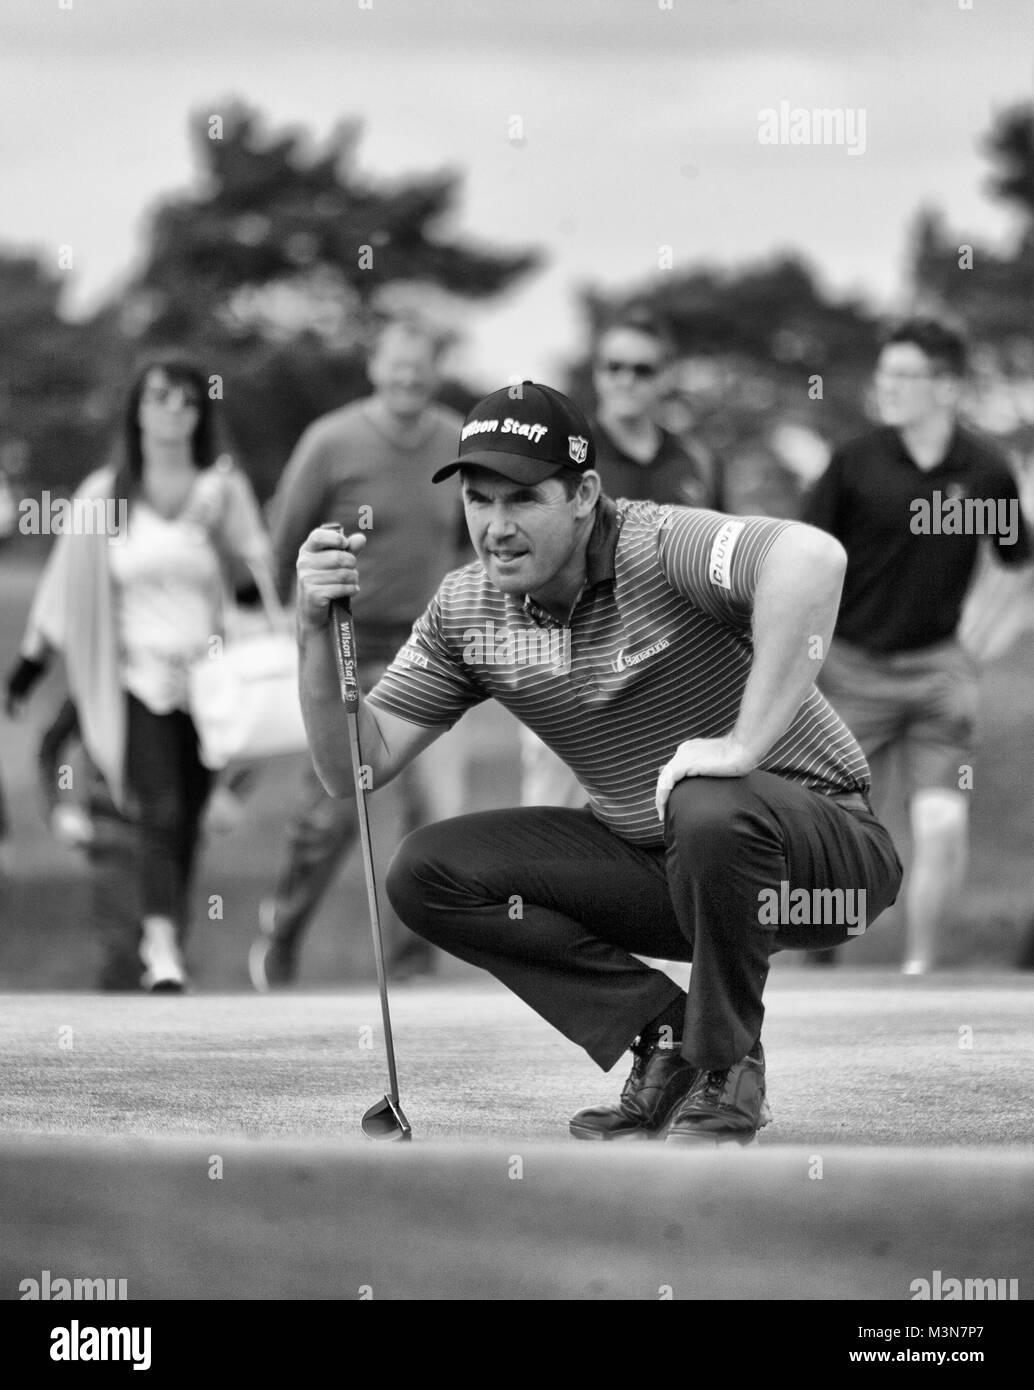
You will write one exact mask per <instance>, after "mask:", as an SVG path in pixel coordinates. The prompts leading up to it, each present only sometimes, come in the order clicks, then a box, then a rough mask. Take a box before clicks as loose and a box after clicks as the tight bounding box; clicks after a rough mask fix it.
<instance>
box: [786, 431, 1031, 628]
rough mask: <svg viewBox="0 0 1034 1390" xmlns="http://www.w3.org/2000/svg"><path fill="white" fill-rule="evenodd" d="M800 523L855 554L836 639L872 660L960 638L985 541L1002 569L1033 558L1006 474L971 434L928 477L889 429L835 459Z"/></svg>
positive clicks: (996, 456)
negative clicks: (968, 593)
mask: <svg viewBox="0 0 1034 1390" xmlns="http://www.w3.org/2000/svg"><path fill="white" fill-rule="evenodd" d="M967 507H968V510H967ZM802 519H803V520H804V521H807V522H810V523H811V525H812V526H820V527H822V529H823V530H825V531H829V532H830V534H831V535H834V536H836V538H837V540H839V541H840V543H841V544H842V545H843V547H844V549H845V550H846V551H847V573H846V575H845V576H844V592H843V596H842V598H841V600H840V615H839V617H838V619H837V628H836V635H837V636H838V637H842V638H843V639H844V641H845V642H850V643H851V644H852V645H854V646H857V647H863V648H865V649H866V650H868V651H872V652H881V653H891V652H901V651H914V650H917V649H919V648H921V647H929V646H933V645H935V644H936V643H938V642H943V641H946V640H947V639H948V638H950V637H952V636H953V635H954V633H955V630H956V628H957V627H958V625H959V615H960V612H961V609H962V603H963V600H964V599H965V597H966V590H967V589H968V587H969V582H970V580H971V578H972V576H973V568H974V565H975V564H976V561H977V554H978V547H979V546H980V544H981V535H984V536H985V537H986V543H987V544H989V545H992V546H994V549H995V556H996V558H997V559H998V560H999V561H1000V562H1001V563H1002V564H1004V565H1019V564H1023V563H1024V562H1026V561H1027V560H1029V559H1030V556H1031V544H1030V536H1029V534H1028V532H1027V529H1026V527H1025V525H1024V521H1023V513H1022V510H1021V508H1020V501H1019V493H1018V491H1017V487H1016V482H1015V480H1014V478H1013V476H1012V473H1011V472H1010V470H1009V466H1008V464H1007V463H1006V462H1005V460H1004V459H1003V457H1002V456H1001V454H1000V453H999V452H998V450H997V449H995V448H994V447H993V446H991V445H990V444H988V443H986V442H985V441H984V440H982V439H978V438H977V437H976V436H975V435H973V434H971V433H970V432H969V431H968V430H964V429H957V430H956V431H955V434H954V436H953V437H952V440H951V444H950V446H949V448H948V451H947V453H946V454H945V456H944V458H943V460H942V461H941V462H940V463H939V464H937V466H936V467H934V468H920V467H919V465H918V464H917V463H916V462H915V460H914V459H913V458H912V456H911V455H910V454H909V452H908V450H907V449H906V448H905V445H904V443H903V442H902V439H901V436H900V434H899V433H898V432H897V430H894V429H890V428H889V427H884V428H882V429H878V430H874V431H871V432H870V433H868V434H865V435H863V436H862V437H861V438H860V439H856V440H853V441H852V442H851V443H850V444H848V445H846V446H845V447H844V448H842V449H839V450H837V452H836V453H835V454H834V455H833V458H832V459H831V461H830V464H829V467H828V468H827V469H826V471H825V473H824V474H823V475H822V477H821V478H820V479H819V481H818V482H817V483H816V485H815V487H814V489H813V491H812V493H811V495H810V496H809V498H808V499H807V501H806V503H805V507H804V515H803V518H802ZM1010 525H1011V527H1012V531H1011V535H1012V539H1011V540H1010V529H1009V528H1010ZM992 527H993V529H992ZM956 528H960V529H956ZM978 528H979V529H978Z"/></svg>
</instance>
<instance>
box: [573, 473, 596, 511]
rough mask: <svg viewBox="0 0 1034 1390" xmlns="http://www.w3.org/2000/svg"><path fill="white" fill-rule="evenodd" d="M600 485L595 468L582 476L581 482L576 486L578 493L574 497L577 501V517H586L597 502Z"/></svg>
mask: <svg viewBox="0 0 1034 1390" xmlns="http://www.w3.org/2000/svg"><path fill="white" fill-rule="evenodd" d="M601 491H602V483H601V482H600V475H599V474H598V473H597V472H596V470H595V468H590V469H588V470H587V471H586V472H585V473H583V474H582V481H581V482H580V483H579V484H578V491H577V492H576V493H575V496H576V497H577V499H578V515H579V516H588V515H589V513H590V512H591V511H592V509H593V507H595V505H596V503H597V502H598V501H599V496H600V492H601Z"/></svg>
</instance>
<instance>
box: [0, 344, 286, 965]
mask: <svg viewBox="0 0 1034 1390" xmlns="http://www.w3.org/2000/svg"><path fill="white" fill-rule="evenodd" d="M214 424H215V422H214V412H213V405H212V401H211V399H210V397H209V393H208V378H207V376H206V375H205V373H204V372H203V371H202V370H201V369H200V368H199V367H198V365H197V364H195V363H194V362H192V361H189V360H187V359H185V358H182V357H177V356H172V355H169V356H163V357H156V358H154V359H152V360H151V361H149V362H148V363H147V364H146V365H145V366H144V367H143V368H142V369H141V370H140V371H139V372H138V374H137V376H136V379H135V381H134V382H133V384H132V387H131V389H130V393H129V401H128V406H127V411H126V417H125V434H124V450H123V457H122V460H121V463H120V465H119V467H118V468H117V469H115V468H112V467H108V468H103V469H100V470H98V471H97V472H96V473H93V474H91V475H90V476H89V477H88V478H87V479H86V480H85V482H84V483H83V484H82V485H81V487H80V488H79V490H78V492H77V493H76V498H75V499H74V501H75V502H78V503H79V506H80V517H81V519H82V520H81V523H80V524H74V523H73V525H72V526H71V527H70V529H68V530H66V531H64V532H63V533H62V534H61V535H59V536H58V538H57V541H56V543H55V545H54V547H53V549H52V551H51V553H50V556H49V557H48V560H47V565H46V567H45V569H44V571H43V575H42V577H41V579H40V583H39V586H38V588H37V591H36V595H35V598H34V601H33V605H32V609H31V611H30V614H29V621H28V626H27V629H26V633H25V637H24V639H23V643H22V649H21V661H20V663H19V665H18V667H17V668H16V669H15V670H14V671H13V672H12V673H11V676H10V678H9V681H8V709H9V710H10V711H16V710H17V707H18V705H19V704H20V702H21V701H22V700H24V699H25V697H26V696H27V694H28V693H29V690H30V689H31V687H32V685H33V684H34V682H35V680H36V679H37V678H38V677H39V676H40V675H41V674H42V672H43V670H44V669H45V666H46V664H47V661H48V660H49V657H50V655H51V653H52V652H53V651H55V650H56V651H60V652H61V653H62V655H63V656H64V660H65V668H66V673H67V677H68V685H69V690H70V693H71V697H72V699H73V700H74V702H75V705H76V708H77V710H78V717H79V720H80V726H81V737H82V742H83V745H84V747H85V749H86V751H87V753H88V754H89V757H90V758H91V760H92V762H93V763H94V765H95V766H96V768H97V769H98V771H99V774H100V776H101V777H102V778H103V781H104V784H105V786H106V788H107V794H108V795H110V798H111V801H112V803H113V804H114V806H115V808H117V810H118V812H119V813H120V815H122V816H123V817H125V818H126V819H127V820H128V821H131V822H132V823H133V824H134V825H135V827H136V829H135V839H136V845H137V851H138V859H137V868H138V873H137V877H136V885H137V888H138V889H139V895H140V917H141V932H142V936H141V942H140V948H139V954H140V959H141V961H142V962H143V965H144V967H145V968H144V976H143V983H144V984H145V986H146V987H147V988H149V989H151V990H164V991H178V990H181V989H183V987H184V985H185V983H186V972H185V969H184V964H183V956H182V947H183V943H184V940H185V938H186V935H187V931H188V912H189V900H190V884H191V877H192V872H193V868H194V863H195V858H196V853H197V848H198V843H199V837H200V830H201V819H202V814H203V811H204V808H205V804H206V802H207V800H208V796H209V792H210V789H211V782H212V778H211V774H210V773H209V771H208V769H207V768H205V767H204V766H203V765H202V763H201V761H200V758H199V755H198V745H197V734H196V731H195V729H194V724H193V722H192V720H191V717H190V711H189V700H188V682H189V673H190V668H191V666H192V664H193V663H194V662H196V661H197V660H200V659H201V658H202V657H204V656H205V655H207V654H208V653H209V651H210V642H211V639H212V637H213V635H214V634H217V633H219V632H220V629H221V625H222V616H223V607H224V599H225V596H226V592H227V589H228V588H230V587H233V588H241V587H243V586H245V585H247V583H248V582H249V581H250V580H251V579H252V577H253V575H254V574H255V573H256V572H257V571H260V570H261V568H263V567H268V564H269V544H268V540H267V538H266V534H265V531H264V529H263V527H262V523H261V516H260V513H259V510H258V504H257V503H256V501H255V498H254V496H253V494H252V492H251V489H250V487H249V485H248V483H247V481H246V479H245V478H244V477H243V475H242V474H240V473H239V472H237V471H236V470H235V469H234V468H233V467H232V465H229V463H228V461H226V460H225V459H223V460H220V461H219V462H218V463H216V449H215V431H214ZM74 515H75V513H73V517H74ZM112 515H115V516H117V522H116V523H115V524H114V526H113V525H112ZM102 519H103V523H104V524H99V523H100V521H101V520H102ZM121 834H122V830H121V828H120V829H119V835H121Z"/></svg>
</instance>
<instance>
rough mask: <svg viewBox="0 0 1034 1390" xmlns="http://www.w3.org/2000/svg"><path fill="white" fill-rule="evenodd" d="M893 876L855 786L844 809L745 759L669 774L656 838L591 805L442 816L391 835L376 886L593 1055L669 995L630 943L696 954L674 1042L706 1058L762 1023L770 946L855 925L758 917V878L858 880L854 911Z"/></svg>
mask: <svg viewBox="0 0 1034 1390" xmlns="http://www.w3.org/2000/svg"><path fill="white" fill-rule="evenodd" d="M900 882H901V863H900V861H899V859H898V856H897V853H896V852H895V849H894V845H893V843H892V841H891V838H890V836H889V834H888V833H887V831H886V830H885V829H884V827H883V826H882V825H881V824H880V822H879V821H878V820H877V818H876V816H875V815H874V814H873V813H872V811H871V810H870V809H869V807H868V805H867V803H866V802H865V800H864V798H862V797H860V796H858V797H856V798H854V799H853V807H852V809H848V807H847V805H846V804H841V803H840V802H839V801H837V800H833V799H831V798H829V797H825V796H821V795H819V794H818V793H816V792H812V791H809V790H807V789H806V788H804V787H802V786H800V785H798V784H797V783H794V782H788V781H786V780H785V779H783V778H781V777H777V776H774V775H773V774H771V773H768V772H752V773H750V774H749V775H748V776H746V777H739V778H721V777H691V778H686V779H684V780H683V781H681V782H679V783H677V784H676V786H675V789H674V791H673V792H672V795H671V798H670V800H669V803H668V811H667V817H666V822H665V844H664V846H663V847H660V846H659V847H657V848H656V849H651V848H644V847H642V846H637V845H632V844H629V843H628V842H626V841H625V840H622V839H620V838H619V837H618V836H617V835H615V834H613V833H612V832H611V831H609V830H607V829H606V828H605V827H604V826H602V825H601V824H600V823H599V822H598V821H597V820H596V819H595V818H594V817H593V816H592V814H591V813H590V812H589V811H588V810H581V811H574V810H564V809H559V808H552V807H530V808H527V809H521V810H513V811H490V812H485V813H482V814H479V815H470V816H459V817H457V818H456V819H454V820H447V821H441V822H439V823H438V824H437V825H431V826H427V827H425V828H423V829H421V830H417V831H416V832H414V833H413V834H412V835H410V836H409V837H408V838H407V839H406V840H405V841H404V842H403V843H402V845H401V846H400V847H399V850H398V852H397V854H396V856H395V858H394V860H393V861H392V865H391V868H390V870H389V873H388V879H387V891H388V895H389V897H390V898H391V901H392V903H393V904H394V907H395V910H396V911H397V912H398V914H399V916H400V917H401V918H402V920H403V921H404V922H405V923H406V925H407V926H408V927H410V928H411V929H412V930H413V931H415V932H417V933H419V935H421V936H423V937H425V938H426V939H427V940H429V941H432V942H434V943H435V944H436V945H438V946H441V947H442V948H443V949H444V950H446V951H449V952H451V953H452V954H453V955H455V956H459V957H460V958H461V959H462V960H466V961H470V962H471V963H472V964H474V965H478V966H481V967H482V968H483V969H485V970H488V971H490V972H491V973H492V974H493V975H495V976H496V978H497V979H499V980H501V981H502V983H503V984H505V985H506V986H507V987H508V988H509V989H511V990H513V992H514V993H515V994H517V995H519V996H520V997H521V998H522V999H524V1000H525V1001H526V1002H527V1003H528V1004H530V1005H531V1007H532V1008H533V1009H535V1011H536V1012H537V1013H538V1014H540V1015H541V1016H542V1017H543V1018H544V1019H546V1021H547V1022H549V1023H551V1024H552V1025H553V1026H554V1027H555V1028H557V1029H559V1031H560V1032H561V1033H563V1034H564V1035H565V1036H566V1037H568V1038H570V1039H571V1041H572V1042H576V1043H578V1044H579V1045H580V1046H582V1047H583V1048H584V1049H585V1050H586V1052H588V1054H589V1056H590V1057H592V1058H593V1060H594V1061H595V1062H597V1063H598V1064H599V1065H600V1066H601V1067H602V1068H603V1069H604V1070H609V1069H610V1067H612V1066H613V1065H614V1063H615V1062H616V1061H617V1060H618V1058H619V1057H620V1056H621V1055H622V1053H624V1052H625V1050H626V1049H627V1048H628V1046H629V1044H630V1043H631V1042H632V1040H633V1039H634V1038H635V1037H636V1036H637V1035H638V1034H639V1033H640V1032H641V1030H642V1029H643V1027H644V1026H645V1025H646V1024H647V1023H649V1022H650V1021H651V1020H652V1019H654V1018H656V1016H657V1015H658V1014H659V1013H661V1012H662V1011H663V1010H664V1009H665V1008H667V1007H668V1006H669V1005H670V1004H671V1003H673V1002H674V1001H675V1000H676V999H677V998H678V997H679V995H680V993H681V991H680V990H679V989H678V986H676V985H675V984H673V983H672V981H671V980H670V979H669V978H668V976H667V975H665V974H663V973H662V972H661V971H659V970H654V969H652V968H651V967H649V966H646V965H644V964H643V963H642V962H641V961H638V960H636V959H635V957H634V956H633V955H632V954H631V952H637V953H639V954H642V955H647V956H654V957H659V958H663V959H669V960H687V961H692V962H693V970H692V974H691V979H690V986H689V995H688V999H687V1003H686V1015H685V1029H684V1032H683V1046H682V1054H683V1056H684V1057H685V1058H686V1059H687V1060H688V1061H690V1062H692V1063H693V1064H694V1065H695V1066H698V1067H706V1068H708V1069H717V1068H721V1067H728V1066H731V1065H732V1064H733V1063H735V1062H738V1061H739V1060H740V1059H741V1058H742V1057H744V1056H746V1054H747V1053H748V1052H749V1051H750V1049H751V1047H752V1046H753V1045H754V1043H755V1041H756V1040H757V1039H758V1037H759V1036H760V1033H761V1024H762V1020H763V1018H764V1006H763V1004H762V991H763V989H764V986H765V981H766V978H767V976H768V968H769V957H770V956H771V955H772V954H773V953H774V952H775V951H779V950H783V949H786V948H788V947H812V946H833V945H836V944H837V943H839V942H841V941H846V940H849V939H850V937H851V935H852V934H854V929H853V928H852V926H851V925H850V924H849V923H846V922H843V921H841V922H839V923H838V922H836V921H820V922H818V923H815V922H811V923H800V922H798V923H797V924H794V923H793V917H794V916H800V913H794V912H790V913H789V914H785V913H784V914H782V915H784V916H786V917H787V918H788V920H787V921H786V922H785V923H783V922H778V923H775V924H773V923H772V922H770V921H768V920H765V919H766V918H768V917H770V916H771V915H772V914H771V912H768V911H763V910H762V907H761V904H762V903H763V902H765V903H770V902H771V896H770V893H771V890H775V892H776V893H777V895H779V894H781V893H782V892H783V885H786V888H785V892H786V893H789V892H790V890H792V889H800V888H803V889H806V890H809V891H810V890H813V889H823V888H827V889H835V888H840V889H854V890H855V891H857V890H860V889H861V890H864V891H865V895H866V897H865V920H866V923H867V924H868V923H871V922H872V921H874V920H875V918H876V917H877V916H878V915H879V913H881V912H882V911H883V910H884V908H886V907H889V906H890V904H891V903H892V902H893V901H894V899H895V897H896V895H897V891H898V886H899V884H900ZM765 890H770V892H769V894H768V895H766V894H765ZM856 901H857V900H856Z"/></svg>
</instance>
